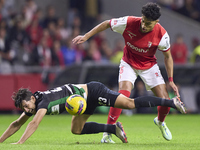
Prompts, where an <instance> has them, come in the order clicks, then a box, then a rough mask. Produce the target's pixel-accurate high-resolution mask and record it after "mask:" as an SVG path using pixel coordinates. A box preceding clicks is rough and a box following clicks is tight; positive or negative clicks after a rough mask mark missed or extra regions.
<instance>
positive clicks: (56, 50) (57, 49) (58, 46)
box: [53, 40, 65, 66]
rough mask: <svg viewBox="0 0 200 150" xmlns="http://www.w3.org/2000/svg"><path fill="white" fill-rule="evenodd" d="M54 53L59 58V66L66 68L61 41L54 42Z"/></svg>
mask: <svg viewBox="0 0 200 150" xmlns="http://www.w3.org/2000/svg"><path fill="white" fill-rule="evenodd" d="M53 51H54V53H55V54H56V56H57V58H58V61H59V65H60V66H64V65H65V62H64V58H63V55H62V51H61V44H60V41H58V40H55V41H54V42H53Z"/></svg>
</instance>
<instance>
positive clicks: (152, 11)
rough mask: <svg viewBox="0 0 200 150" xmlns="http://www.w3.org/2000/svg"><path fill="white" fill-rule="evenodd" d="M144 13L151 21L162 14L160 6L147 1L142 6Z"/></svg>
mask: <svg viewBox="0 0 200 150" xmlns="http://www.w3.org/2000/svg"><path fill="white" fill-rule="evenodd" d="M142 15H144V16H145V17H146V18H147V19H149V20H151V21H155V20H157V19H158V18H159V17H160V16H161V12H160V6H159V5H158V4H156V3H152V2H150V3H147V4H145V5H144V6H143V7H142Z"/></svg>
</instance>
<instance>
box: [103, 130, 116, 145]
mask: <svg viewBox="0 0 200 150" xmlns="http://www.w3.org/2000/svg"><path fill="white" fill-rule="evenodd" d="M101 143H112V144H113V143H115V142H114V141H113V140H112V135H111V134H109V133H106V132H104V133H103V138H102V139H101Z"/></svg>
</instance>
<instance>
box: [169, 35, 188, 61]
mask: <svg viewBox="0 0 200 150" xmlns="http://www.w3.org/2000/svg"><path fill="white" fill-rule="evenodd" d="M171 54H172V57H173V61H174V64H185V63H187V58H188V48H187V45H186V44H185V43H184V41H183V36H182V34H177V35H176V40H175V42H174V43H173V44H172V47H171Z"/></svg>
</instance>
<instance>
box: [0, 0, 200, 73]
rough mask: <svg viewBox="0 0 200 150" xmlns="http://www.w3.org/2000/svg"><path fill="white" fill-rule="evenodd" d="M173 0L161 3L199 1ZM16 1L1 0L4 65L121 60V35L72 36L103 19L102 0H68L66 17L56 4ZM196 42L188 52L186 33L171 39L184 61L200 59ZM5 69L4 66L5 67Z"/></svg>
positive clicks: (174, 50)
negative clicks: (83, 38)
mask: <svg viewBox="0 0 200 150" xmlns="http://www.w3.org/2000/svg"><path fill="white" fill-rule="evenodd" d="M159 2H160V3H161V0H160V1H159ZM166 2H168V1H166ZM169 2H170V1H169ZM169 2H168V5H167V3H164V0H163V1H162V5H165V6H169V7H170V8H171V9H174V10H179V9H182V7H186V6H188V3H190V4H191V2H193V3H195V6H198V5H199V1H195V0H185V3H187V5H183V6H180V5H178V4H179V3H180V1H173V4H170V3H169ZM182 2H183V1H182ZM14 5H15V1H14V0H0V12H1V13H0V66H4V67H3V68H5V66H7V67H9V66H13V65H22V66H42V67H43V66H45V67H49V66H69V65H71V64H75V63H82V62H84V61H87V60H92V61H95V62H101V63H102V62H103V63H107V62H113V63H117V64H118V63H119V61H120V59H121V57H122V55H123V46H124V43H123V41H122V40H121V39H119V40H116V41H115V43H114V47H111V46H110V43H109V41H108V39H107V38H106V34H105V32H101V33H99V34H98V35H96V36H94V37H93V38H91V39H90V40H89V41H88V42H86V43H84V44H80V45H74V44H72V42H71V40H72V39H73V38H74V37H75V36H77V35H79V34H84V33H85V32H87V31H88V30H90V29H92V28H93V27H94V26H95V25H96V24H98V23H99V22H101V21H102V20H101V14H102V4H101V0H81V1H79V0H69V1H68V4H66V5H68V9H67V10H66V12H65V13H66V14H67V18H64V17H60V16H57V15H56V14H57V13H56V9H55V7H54V6H53V5H48V6H46V8H45V9H41V8H40V7H39V6H38V5H37V3H36V2H35V1H34V0H25V3H24V5H23V6H22V7H21V9H20V10H18V11H16V10H15V9H14V8H15V6H14ZM191 5H192V6H193V5H194V4H191ZM193 10H196V11H198V9H193ZM192 42H193V48H194V51H193V54H192V55H191V58H189V56H188V49H187V46H186V44H184V40H183V36H182V35H181V34H178V35H177V39H176V41H175V42H174V43H173V44H172V56H173V58H174V62H175V63H181V64H184V63H187V62H188V59H190V62H192V63H195V62H199V61H200V58H199V57H200V46H199V39H198V38H194V39H193V40H192ZM0 68H1V67H0ZM4 70H6V69H1V70H0V73H2V72H3V71H4Z"/></svg>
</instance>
